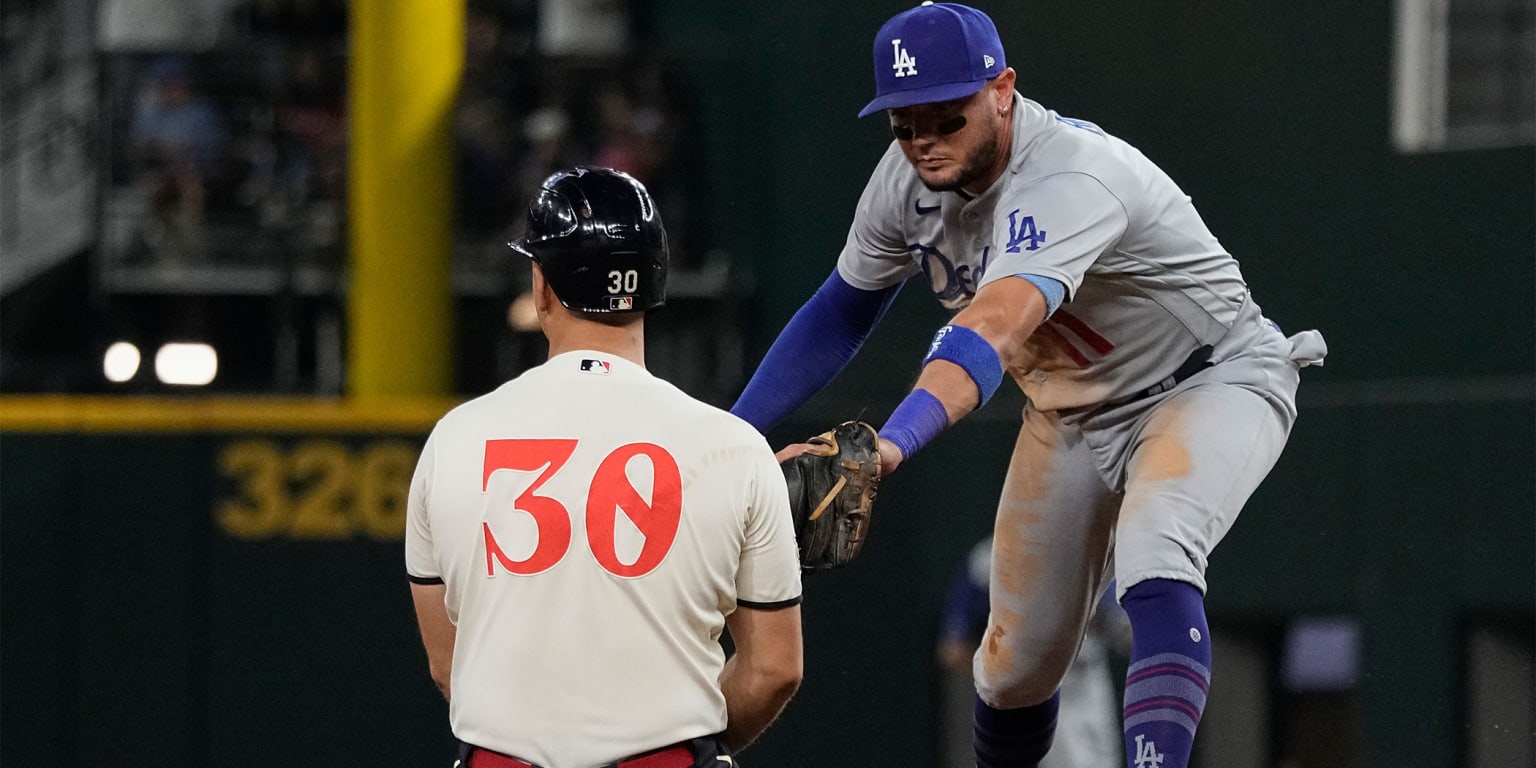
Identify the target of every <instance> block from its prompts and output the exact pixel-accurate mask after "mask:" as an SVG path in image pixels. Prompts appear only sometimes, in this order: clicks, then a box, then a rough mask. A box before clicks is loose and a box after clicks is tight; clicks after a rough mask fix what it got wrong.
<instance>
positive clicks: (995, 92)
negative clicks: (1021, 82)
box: [987, 67, 1019, 114]
mask: <svg viewBox="0 0 1536 768" xmlns="http://www.w3.org/2000/svg"><path fill="white" fill-rule="evenodd" d="M1018 77H1019V73H1018V72H1015V71H1014V69H1013V67H1006V68H1004V69H1003V71H1002V73H1000V74H999V75H998V76H997V77H994V78H992V79H991V80H990V81H988V82H987V85H988V86H989V87H991V89H992V96H993V98H994V99H995V101H996V102H997V111H998V114H1007V113H1008V109H1009V107H1011V106H1012V105H1013V86H1014V83H1015V82H1016V81H1017V80H1018Z"/></svg>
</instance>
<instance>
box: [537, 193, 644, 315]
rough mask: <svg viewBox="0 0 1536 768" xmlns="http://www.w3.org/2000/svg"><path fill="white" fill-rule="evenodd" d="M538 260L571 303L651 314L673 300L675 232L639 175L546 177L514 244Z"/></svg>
mask: <svg viewBox="0 0 1536 768" xmlns="http://www.w3.org/2000/svg"><path fill="white" fill-rule="evenodd" d="M507 245H509V246H511V247H512V249H513V250H515V251H517V252H519V253H521V254H523V255H525V256H527V257H529V258H531V259H533V260H534V262H536V263H537V264H538V265H539V268H540V269H541V270H542V271H543V272H544V279H545V280H547V281H548V282H549V285H550V287H551V288H552V289H554V292H555V296H557V297H558V298H559V299H560V303H561V304H563V305H565V307H566V308H567V309H571V310H575V311H578V312H595V313H607V312H643V311H647V310H653V309H659V308H661V306H662V305H663V304H665V303H666V298H667V260H668V252H667V233H666V230H665V228H663V227H662V224H661V213H660V212H659V211H657V210H656V203H655V201H653V200H652V199H651V195H650V193H649V192H647V191H646V189H645V185H643V184H641V183H640V182H639V181H637V180H636V179H635V178H634V177H632V176H630V175H629V174H626V173H623V172H621V171H615V170H613V169H611V168H599V167H595V166H577V167H575V168H570V169H568V170H564V171H560V172H558V173H555V174H553V175H551V176H550V177H549V178H547V179H545V180H544V181H543V183H541V184H540V185H539V191H538V193H537V194H535V195H534V197H533V200H532V201H531V202H530V203H529V204H528V227H527V230H526V231H525V232H524V234H523V235H522V236H521V237H519V238H517V239H516V240H513V241H512V242H510V243H508V244H507Z"/></svg>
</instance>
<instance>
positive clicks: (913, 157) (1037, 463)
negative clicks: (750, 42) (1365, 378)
mask: <svg viewBox="0 0 1536 768" xmlns="http://www.w3.org/2000/svg"><path fill="white" fill-rule="evenodd" d="M874 68H875V84H876V89H875V90H876V96H875V98H874V100H873V101H871V102H870V103H869V104H868V106H866V107H865V108H864V109H863V111H862V112H860V115H861V116H862V115H870V114H874V113H877V112H884V113H885V118H886V119H887V120H889V123H890V128H891V134H892V136H893V137H894V139H895V140H894V141H893V142H892V143H891V144H890V146H889V148H888V149H887V150H886V152H885V154H884V156H883V157H882V158H881V159H880V161H879V163H878V164H877V165H876V167H875V170H874V173H873V174H872V175H871V177H870V180H869V183H868V185H867V186H866V187H865V190H864V193H863V196H862V197H861V198H860V200H859V203H858V207H857V209H856V211H855V213H854V218H853V224H852V226H851V228H850V229H849V232H848V238H847V241H846V243H845V244H844V246H843V250H842V254H841V255H840V256H839V258H838V261H837V266H836V268H835V269H834V270H833V272H832V274H831V276H830V277H828V278H827V280H826V282H825V283H824V284H823V285H822V286H821V288H820V289H819V290H818V291H817V292H816V293H815V294H814V295H813V296H812V297H811V298H810V300H809V301H807V302H806V304H805V305H804V306H803V307H802V308H801V309H800V310H799V311H798V312H797V313H796V314H795V315H794V317H793V318H792V319H791V320H790V322H789V324H788V325H787V326H786V327H785V328H784V330H783V331H782V332H781V333H780V334H779V337H778V339H777V340H776V341H775V342H774V344H773V346H772V347H771V348H770V349H769V351H768V354H767V355H766V357H765V359H764V360H763V362H762V364H761V366H760V367H759V368H758V370H757V372H756V373H755V374H754V376H753V377H752V379H751V381H749V382H748V385H747V387H746V389H745V391H744V392H743V393H742V395H741V398H740V399H739V400H738V402H737V403H736V404H735V406H734V407H733V409H732V410H733V412H734V413H736V414H738V415H740V416H742V417H743V418H745V419H746V420H747V421H749V422H751V423H752V424H753V425H754V426H756V427H758V428H759V429H760V430H763V429H767V428H768V427H769V426H770V425H772V424H774V423H775V422H777V421H778V420H779V419H780V418H781V417H782V416H784V415H785V414H787V413H789V412H790V411H791V410H793V409H794V408H796V407H798V406H799V405H800V404H801V403H802V402H804V401H805V400H806V399H808V398H809V397H810V396H811V395H813V394H814V393H815V392H816V391H818V390H819V389H820V388H821V387H822V386H824V385H825V384H826V383H827V382H828V381H829V380H830V379H831V378H832V377H833V376H835V375H836V373H837V372H838V371H840V370H841V369H842V367H843V366H844V365H845V364H846V363H847V361H848V360H849V359H850V358H851V357H852V356H853V354H854V353H855V352H856V351H857V350H858V348H859V346H860V344H861V343H862V342H863V340H864V338H865V337H866V336H867V334H868V333H869V332H870V330H871V329H872V328H873V326H874V325H875V323H876V322H877V321H878V319H879V317H880V316H881V314H882V313H883V312H884V311H885V310H886V309H887V308H888V307H889V305H890V303H891V300H892V299H893V298H894V297H895V295H896V291H897V290H898V288H899V287H900V286H901V284H902V283H903V282H905V281H906V280H908V279H909V278H916V279H918V280H920V281H921V282H922V283H924V284H926V285H927V286H928V287H929V288H930V289H931V290H932V291H933V294H934V296H935V298H937V299H938V301H939V302H940V303H941V304H943V305H944V306H945V307H947V308H949V309H951V310H954V312H955V314H954V315H953V317H952V318H951V320H950V322H949V323H948V324H946V325H944V326H943V327H942V328H939V329H938V332H937V333H935V334H934V337H933V342H932V344H931V345H930V346H929V349H928V352H927V355H926V356H925V358H924V359H923V365H922V368H921V373H920V374H919V376H918V379H917V384H916V386H915V387H914V388H913V390H912V392H911V393H910V394H909V395H908V396H907V397H906V398H905V399H904V400H903V401H902V402H901V403H900V404H899V405H898V406H897V407H896V408H895V410H894V411H893V412H892V414H891V416H890V418H889V420H888V421H886V423H885V424H884V425H883V427H882V428H881V429H880V438H881V439H880V443H879V446H880V453H881V464H882V468H883V469H884V471H886V472H889V471H892V470H895V469H896V468H897V467H898V466H899V465H900V464H901V462H902V461H904V460H907V459H910V458H911V457H912V456H913V454H915V453H916V452H917V451H918V450H919V449H920V448H922V447H923V445H924V444H925V443H927V442H928V441H929V440H931V439H932V438H933V437H934V436H935V435H937V434H938V433H939V432H940V431H942V430H943V429H945V428H946V427H948V426H949V425H951V424H953V423H955V422H956V421H959V420H960V419H961V418H963V417H964V416H965V415H966V414H968V413H970V412H971V411H973V410H975V409H976V408H979V407H981V406H982V405H983V404H985V403H986V401H987V399H988V398H989V397H991V395H992V394H993V392H994V391H996V389H997V388H998V386H1000V385H1001V383H1002V381H1003V379H1004V378H1012V379H1013V380H1014V382H1016V383H1017V384H1018V386H1019V387H1020V388H1021V389H1022V390H1023V391H1024V394H1025V395H1027V396H1028V404H1027V405H1026V407H1025V408H1024V411H1023V415H1022V421H1023V423H1022V426H1021V429H1020V431H1019V436H1018V440H1017V442H1016V444H1015V447H1014V450H1013V456H1012V459H1011V462H1010V464H1009V468H1008V474H1007V478H1006V480H1005V482H1004V486H1003V491H1002V498H1001V500H1000V501H999V503H998V508H997V518H996V523H995V526H994V537H995V540H994V545H995V551H994V558H993V563H992V567H991V584H992V592H991V594H990V598H989V603H990V617H989V624H988V629H987V633H986V637H985V639H984V641H983V643H982V645H981V647H980V649H979V650H978V651H977V654H976V656H975V659H974V662H973V666H974V670H975V677H976V694H977V701H976V705H975V716H974V723H973V725H974V728H973V740H974V746H975V751H976V760H977V764H978V765H979V766H981V767H982V768H989V767H991V766H1034V765H1037V764H1038V762H1039V761H1040V759H1041V757H1042V756H1043V755H1044V754H1045V753H1046V752H1047V750H1048V749H1049V747H1050V743H1051V739H1052V733H1053V730H1054V728H1055V722H1056V712H1057V708H1058V701H1059V692H1058V688H1059V685H1060V683H1061V680H1062V677H1063V675H1064V674H1065V673H1066V670H1067V669H1068V667H1069V666H1070V665H1071V663H1072V659H1073V657H1074V655H1075V654H1076V653H1077V649H1078V645H1079V642H1080V641H1081V639H1082V636H1083V632H1084V627H1085V626H1086V625H1087V623H1088V618H1089V615H1090V609H1091V607H1092V606H1093V604H1094V600H1095V597H1096V596H1097V595H1098V594H1099V591H1100V589H1101V588H1102V587H1103V586H1105V585H1106V584H1107V583H1108V580H1109V579H1111V578H1115V579H1116V584H1117V597H1118V599H1119V600H1120V603H1121V605H1122V606H1123V607H1124V609H1125V611H1126V613H1127V615H1128V616H1129V618H1130V622H1131V626H1132V629H1133V634H1134V639H1133V643H1132V650H1131V663H1130V670H1129V674H1128V676H1127V680H1126V682H1127V686H1126V693H1125V698H1124V719H1123V724H1124V734H1125V744H1126V760H1127V764H1128V765H1129V766H1131V767H1132V768H1181V767H1182V766H1186V765H1187V764H1188V762H1189V757H1190V751H1191V749H1192V744H1193V740H1194V734H1195V729H1196V726H1197V724H1198V723H1199V720H1200V715H1201V712H1202V711H1203V710H1204V707H1205V699H1206V691H1207V690H1208V686H1209V679H1210V661H1211V649H1210V633H1209V632H1208V631H1207V628H1206V619H1205V613H1204V607H1203V597H1204V592H1205V589H1206V582H1205V570H1206V563H1207V558H1209V557H1210V554H1211V550H1212V549H1213V548H1214V547H1215V546H1216V544H1217V542H1218V541H1220V540H1221V538H1222V536H1223V535H1225V534H1226V532H1227V531H1228V530H1229V529H1230V528H1231V526H1232V524H1233V522H1234V520H1235V519H1236V518H1237V515H1238V511H1239V510H1240V509H1241V508H1242V505H1243V503H1244V502H1245V501H1246V500H1247V499H1248V497H1249V495H1250V494H1252V492H1253V491H1254V489H1255V488H1256V487H1257V486H1258V484H1259V482H1260V481H1261V480H1262V479H1263V478H1264V476H1265V475H1266V474H1267V473H1268V472H1269V470H1270V468H1271V467H1272V466H1273V465H1274V463H1275V460H1276V458H1277V457H1278V456H1279V454H1280V451H1281V450H1282V448H1283V447H1284V445H1285V442H1286V439H1287V437H1288V435H1289V432H1290V429H1291V425H1292V423H1293V421H1294V420H1295V416H1296V409H1295V405H1294V397H1295V393H1296V387H1297V384H1298V379H1299V369H1300V368H1301V367H1303V366H1306V365H1311V364H1317V363H1321V362H1322V360H1323V356H1324V354H1325V353H1326V346H1325V344H1324V343H1323V340H1322V337H1321V336H1320V335H1319V334H1318V333H1317V332H1316V331H1306V332H1303V333H1300V334H1297V335H1295V336H1291V337H1289V338H1287V337H1286V336H1285V335H1284V334H1283V333H1281V332H1280V330H1279V328H1278V327H1277V326H1276V325H1275V324H1274V323H1272V322H1270V321H1269V320H1267V319H1266V318H1265V317H1264V315H1263V314H1262V313H1261V311H1260V309H1259V306H1258V304H1257V303H1256V302H1255V300H1254V298H1253V296H1252V295H1251V294H1250V292H1249V289H1248V286H1247V284H1246V282H1245V281H1244V280H1243V276H1242V273H1241V272H1240V271H1239V269H1238V264H1237V261H1236V260H1234V259H1233V258H1232V256H1231V255H1229V254H1228V253H1227V252H1226V251H1225V250H1224V249H1223V248H1222V246H1221V244H1220V243H1219V242H1218V241H1217V239H1216V238H1215V237H1214V236H1213V235H1212V234H1211V232H1210V230H1208V229H1207V228H1206V225H1205V223H1204V222H1203V221H1202V220H1201V218H1200V216H1199V214H1198V213H1196V211H1195V208H1194V206H1193V205H1192V204H1191V202H1190V198H1189V197H1188V196H1186V195H1185V194H1184V193H1183V192H1182V191H1181V190H1180V189H1179V187H1178V186H1177V185H1176V184H1175V183H1174V182H1173V181H1172V180H1171V179H1170V178H1169V177H1168V176H1167V175H1166V174H1165V173H1164V172H1163V171H1162V170H1160V169H1159V168H1158V167H1157V166H1156V165H1154V164H1153V163H1152V161H1151V160H1149V159H1147V158H1146V157H1145V156H1144V155H1142V154H1141V153H1140V152H1139V151H1137V150H1136V149H1135V148H1134V147H1132V146H1130V145H1129V144H1127V143H1126V142H1124V141H1122V140H1120V139H1118V138H1116V137H1115V136H1113V135H1111V134H1109V133H1108V132H1106V131H1105V130H1104V129H1102V128H1100V127H1099V126H1097V125H1094V124H1093V123H1090V122H1087V121H1084V120H1078V119H1074V118H1071V117H1065V116H1062V115H1058V114H1056V113H1055V112H1053V111H1051V110H1048V109H1046V108H1045V107H1043V106H1041V105H1040V104H1037V103H1035V102H1033V101H1030V100H1028V99H1025V98H1024V97H1023V96H1021V95H1020V94H1019V93H1017V92H1016V91H1015V90H1014V83H1015V78H1016V74H1015V72H1014V70H1012V69H1010V68H1009V67H1008V65H1007V62H1006V58H1005V56H1004V51H1003V46H1002V43H1001V42H1000V41H999V39H998V35H997V30H996V28H995V27H994V25H993V24H992V21H991V19H989V18H988V17H987V16H986V15H985V14H984V13H982V12H981V11H979V10H976V9H974V8H970V7H967V6H963V5H956V4H950V3H923V4H922V5H921V6H919V7H916V8H912V9H910V10H907V11H904V12H902V13H899V14H897V15H896V16H894V17H892V18H891V19H890V20H889V21H887V22H886V23H885V25H884V26H882V27H881V28H880V31H879V33H878V34H877V35H876V36H875V40H874ZM794 450H797V449H796V448H795V447H791V448H790V449H786V450H785V451H782V452H781V456H782V455H792V454H793V453H794Z"/></svg>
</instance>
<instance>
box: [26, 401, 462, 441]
mask: <svg viewBox="0 0 1536 768" xmlns="http://www.w3.org/2000/svg"><path fill="white" fill-rule="evenodd" d="M459 402H460V401H459V400H455V399H447V398H400V399H387V398H380V399H372V398H370V399H368V400H365V401H350V400H346V399H341V398H335V399H322V398H277V397H249V398H242V397H206V398H203V397H110V396H77V395H8V396H5V397H0V432H229V431H243V430H257V431H277V432H331V431H343V432H420V433H422V434H426V433H427V432H428V431H430V430H431V429H432V425H433V424H435V423H437V420H438V419H439V418H442V416H443V414H445V413H447V412H448V411H449V410H450V409H452V408H453V407H454V406H455V405H458V403H459Z"/></svg>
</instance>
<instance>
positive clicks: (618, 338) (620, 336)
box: [545, 319, 645, 368]
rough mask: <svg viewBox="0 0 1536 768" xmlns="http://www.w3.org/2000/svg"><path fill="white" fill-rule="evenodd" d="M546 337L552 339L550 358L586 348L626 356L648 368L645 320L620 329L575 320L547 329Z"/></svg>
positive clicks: (550, 342) (625, 357) (627, 358)
mask: <svg viewBox="0 0 1536 768" xmlns="http://www.w3.org/2000/svg"><path fill="white" fill-rule="evenodd" d="M545 336H546V337H548V339H549V356H550V357H554V356H556V355H562V354H565V353H566V352H574V351H576V350H578V349H584V350H591V351H593V352H603V353H605V354H609V355H613V356H614V357H622V358H624V359H625V360H628V361H630V362H631V363H634V364H635V365H638V366H640V367H642V368H644V367H645V321H644V320H638V321H636V322H633V323H630V324H628V325H621V326H620V325H604V324H603V323H596V322H591V321H583V320H575V319H572V320H571V321H570V322H569V323H561V324H560V327H559V328H549V327H546V328H545Z"/></svg>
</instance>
